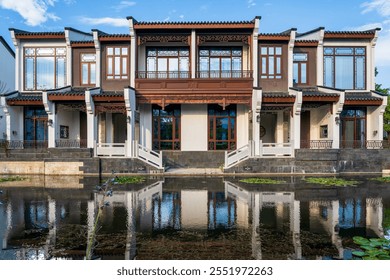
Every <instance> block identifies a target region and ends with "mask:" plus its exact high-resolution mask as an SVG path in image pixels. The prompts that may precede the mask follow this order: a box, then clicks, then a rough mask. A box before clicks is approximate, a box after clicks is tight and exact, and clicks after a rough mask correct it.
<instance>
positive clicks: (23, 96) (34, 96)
mask: <svg viewBox="0 0 390 280" xmlns="http://www.w3.org/2000/svg"><path fill="white" fill-rule="evenodd" d="M7 101H42V93H19V94H18V95H17V96H15V97H11V98H8V99H7Z"/></svg>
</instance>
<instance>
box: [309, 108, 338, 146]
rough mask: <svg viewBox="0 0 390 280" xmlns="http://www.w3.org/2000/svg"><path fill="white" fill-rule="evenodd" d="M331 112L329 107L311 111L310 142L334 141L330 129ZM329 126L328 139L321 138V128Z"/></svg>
mask: <svg viewBox="0 0 390 280" xmlns="http://www.w3.org/2000/svg"><path fill="white" fill-rule="evenodd" d="M330 116H331V114H330V111H329V107H328V106H327V105H325V106H321V107H319V108H316V109H312V110H310V140H330V139H332V137H333V135H332V131H333V130H332V129H331V127H330V125H331V122H330ZM322 125H327V126H328V137H327V138H320V127H321V126H322Z"/></svg>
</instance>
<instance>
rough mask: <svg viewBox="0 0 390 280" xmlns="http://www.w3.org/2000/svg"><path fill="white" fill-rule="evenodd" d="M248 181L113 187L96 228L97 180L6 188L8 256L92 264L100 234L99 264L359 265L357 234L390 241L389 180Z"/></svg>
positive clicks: (150, 181)
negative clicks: (331, 183) (89, 256)
mask: <svg viewBox="0 0 390 280" xmlns="http://www.w3.org/2000/svg"><path fill="white" fill-rule="evenodd" d="M240 179H242V178H238V177H237V178H226V177H225V178H222V177H211V178H206V177H193V178H190V177H181V178H159V177H156V178H147V179H146V180H145V181H144V182H142V183H139V184H127V185H114V186H113V192H112V196H108V197H104V202H105V204H107V205H105V206H104V207H102V210H101V211H102V212H101V213H102V215H101V216H100V219H99V221H98V223H97V227H94V225H95V222H96V217H97V215H98V214H97V213H98V210H99V208H100V204H101V202H102V200H103V195H102V192H98V191H97V189H96V185H101V183H100V182H99V181H98V178H78V177H66V178H59V177H53V178H51V177H47V176H46V177H31V178H26V180H24V181H20V182H7V183H0V190H1V192H2V193H1V194H0V240H1V244H2V250H1V251H0V259H3V260H14V259H23V260H24V259H29V260H35V259H84V258H85V256H86V248H87V240H88V238H89V237H91V235H92V234H93V233H94V232H95V233H96V238H95V240H96V242H95V243H94V246H93V248H92V249H93V256H94V258H96V259H119V260H120V259H139V260H141V259H146V260H155V259H166V260H170V259H202V260H207V259H223V260H230V259H248V260H249V259H265V260H286V259H351V258H352V253H351V252H352V250H354V249H356V248H357V246H356V245H355V244H354V243H353V241H352V238H353V237H354V236H363V237H383V236H385V235H387V234H389V233H388V230H389V220H390V183H383V182H378V181H375V180H371V178H353V179H355V180H357V181H359V184H357V185H356V186H350V187H347V186H343V187H326V186H322V185H316V184H309V183H306V181H304V180H303V179H304V178H303V177H286V178H283V180H284V181H285V183H282V184H278V185H256V184H247V183H243V182H241V181H240ZM278 179H280V178H278ZM348 179H351V178H348Z"/></svg>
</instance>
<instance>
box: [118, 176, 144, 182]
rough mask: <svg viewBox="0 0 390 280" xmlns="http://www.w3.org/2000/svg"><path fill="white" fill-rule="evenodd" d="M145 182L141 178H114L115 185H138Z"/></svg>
mask: <svg viewBox="0 0 390 280" xmlns="http://www.w3.org/2000/svg"><path fill="white" fill-rule="evenodd" d="M143 182H145V178H144V177H141V176H120V177H118V176H117V177H115V183H117V184H139V183H143Z"/></svg>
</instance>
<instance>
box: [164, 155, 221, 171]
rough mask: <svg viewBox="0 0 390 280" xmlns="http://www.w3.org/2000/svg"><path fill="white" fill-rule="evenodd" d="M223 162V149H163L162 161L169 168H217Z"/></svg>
mask: <svg viewBox="0 0 390 280" xmlns="http://www.w3.org/2000/svg"><path fill="white" fill-rule="evenodd" d="M224 162H225V151H206V152H199V151H197V152H182V151H163V163H164V166H165V167H169V168H219V167H221V166H223V164H224Z"/></svg>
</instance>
